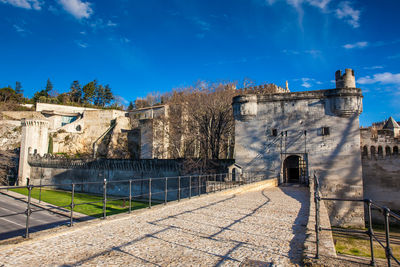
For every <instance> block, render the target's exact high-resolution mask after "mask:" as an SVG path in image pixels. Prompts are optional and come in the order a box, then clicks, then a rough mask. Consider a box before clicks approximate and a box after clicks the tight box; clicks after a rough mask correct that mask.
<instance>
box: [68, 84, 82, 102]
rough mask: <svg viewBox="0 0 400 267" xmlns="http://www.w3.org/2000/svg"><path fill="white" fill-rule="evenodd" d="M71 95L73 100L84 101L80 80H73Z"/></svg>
mask: <svg viewBox="0 0 400 267" xmlns="http://www.w3.org/2000/svg"><path fill="white" fill-rule="evenodd" d="M69 93H70V95H71V100H72V102H75V103H81V101H82V87H81V85H80V84H79V81H73V82H72V84H71V88H70V92H69Z"/></svg>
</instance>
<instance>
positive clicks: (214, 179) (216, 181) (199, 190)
mask: <svg viewBox="0 0 400 267" xmlns="http://www.w3.org/2000/svg"><path fill="white" fill-rule="evenodd" d="M244 174H245V175H244ZM244 174H241V175H240V179H239V181H231V180H230V178H231V176H230V174H229V173H220V174H201V175H185V176H175V177H156V178H140V179H127V180H118V181H117V180H112V181H109V180H107V179H104V180H103V181H99V182H76V183H57V184H40V185H33V184H30V183H29V181H30V179H29V178H27V185H26V186H1V187H0V190H9V189H18V188H27V189H28V200H27V201H26V203H27V207H26V210H25V211H24V212H19V213H12V214H9V215H8V214H6V215H2V216H0V217H6V216H13V215H20V214H25V215H26V225H25V235H24V237H25V238H29V233H30V231H29V230H30V216H31V215H32V213H34V212H38V211H51V210H55V209H60V208H69V226H73V225H74V216H73V214H74V208H75V207H76V206H81V205H86V204H95V203H103V208H102V213H103V216H102V218H103V219H106V218H107V203H108V202H110V201H115V200H128V203H129V207H128V211H127V212H128V213H130V212H131V211H132V209H133V203H132V202H133V200H135V199H136V200H141V201H144V200H146V199H148V207H149V208H151V207H152V204H153V203H155V204H160V203H164V204H165V205H166V204H167V203H168V202H171V201H173V200H171V199H168V193H171V192H176V194H177V198H176V200H177V201H180V200H181V199H182V198H192V197H193V196H196V195H198V196H200V195H203V194H208V193H213V192H218V191H222V190H226V189H231V188H233V187H237V186H240V185H243V184H248V183H253V182H258V181H261V180H266V179H270V178H269V177H268V176H267V175H262V176H260V175H259V174H258V176H257V177H254V175H252V173H249V172H247V173H244ZM249 174H250V179H247V178H246V176H249ZM238 176H239V174H238ZM173 179H176V180H177V187H176V188H168V185H169V184H170V182H169V181H171V180H173ZM155 181H164V183H165V187H164V190H158V191H153V186H152V182H155ZM183 181H186V182H189V185H188V186H183V187H182V183H183ZM138 182H145V185H144V186H148V191H147V192H144V193H141V194H139V195H137V194H136V195H135V194H134V192H133V190H132V186H133V185H134V184H135V183H138ZM208 182H209V183H208ZM93 184H99V185H102V193H101V194H96V195H97V196H101V197H102V199H100V200H96V201H89V202H79V203H76V200H75V193H76V191H77V190H76V187H77V186H80V187H81V188H83V186H84V185H93ZM108 184H122V186H125V187H129V188H128V189H129V190H128V191H129V195H127V196H125V197H124V196H121V197H120V196H117V197H112V196H111V197H108V195H107V188H108V187H107V185H108ZM46 187H52V188H57V187H58V188H62V187H67V188H70V190H67V191H69V192H71V198H70V204H68V205H63V206H56V205H54V206H53V207H49V208H43V207H41V206H36V205H35V204H34V203H32V190H33V189H34V188H39V189H40V192H39V203H40V201H41V189H42V188H46ZM186 190H189V192H187V191H186ZM64 191H65V190H64ZM184 192H187V193H188V194H186V196H185V194H183V193H184ZM160 194H164V199H163V200H159V201H157V200H155V199H153V197H154V195H160ZM18 200H20V199H18ZM32 205H35V207H37V208H38V209H36V208H35V209H32V207H31V206H32Z"/></svg>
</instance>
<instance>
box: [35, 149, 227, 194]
mask: <svg viewBox="0 0 400 267" xmlns="http://www.w3.org/2000/svg"><path fill="white" fill-rule="evenodd" d="M218 163H219V164H220V165H221V170H224V169H226V167H227V166H229V165H230V164H232V161H228V160H222V161H220V162H218ZM29 165H30V167H31V168H30V182H31V184H34V185H40V184H42V185H45V184H49V185H50V184H58V186H56V188H59V189H67V190H70V189H71V185H70V184H71V183H77V184H79V185H77V186H76V189H77V190H78V191H83V192H88V193H94V194H102V193H103V184H102V182H103V180H104V179H106V180H107V183H108V185H107V192H108V194H109V195H110V196H124V197H127V196H128V195H129V182H119V181H124V180H130V179H132V180H133V182H132V190H133V191H132V194H133V195H135V196H137V198H148V195H147V194H148V192H149V181H148V179H149V178H155V179H153V180H152V184H151V188H152V189H151V190H152V199H154V200H160V201H162V200H164V197H165V195H164V193H163V192H164V190H165V186H166V184H165V179H157V178H164V177H169V178H168V182H167V187H168V191H169V192H168V199H169V200H175V199H176V198H177V197H178V195H179V193H178V190H177V189H178V184H180V187H181V188H182V190H181V192H180V194H181V197H186V196H188V195H189V189H188V188H190V187H189V182H192V188H193V192H192V195H193V196H194V195H196V194H198V191H197V190H194V188H196V187H197V186H198V184H199V183H200V184H201V187H200V190H201V193H203V192H205V190H206V181H207V177H202V178H200V179H199V178H196V177H197V176H196V177H195V174H192V175H193V179H190V178H189V176H190V174H187V173H185V168H184V160H155V159H151V160H112V159H96V160H78V159H65V158H54V157H51V156H50V155H46V156H44V157H41V156H38V155H30V156H29ZM214 165H215V162H214ZM221 172H222V171H221ZM179 176H180V177H181V178H179ZM210 177H211V176H210ZM226 177H228V174H227V175H226ZM210 179H211V180H214V178H210ZM222 179H225V178H224V177H223V176H222V175H221V176H218V179H217V180H216V181H218V180H222ZM88 182H89V183H91V184H85V185H80V183H88ZM139 196H140V197H139Z"/></svg>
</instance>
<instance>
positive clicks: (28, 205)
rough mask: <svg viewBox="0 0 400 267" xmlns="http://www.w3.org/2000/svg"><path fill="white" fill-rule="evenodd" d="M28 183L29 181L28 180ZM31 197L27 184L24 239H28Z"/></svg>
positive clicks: (30, 189) (29, 186)
mask: <svg viewBox="0 0 400 267" xmlns="http://www.w3.org/2000/svg"><path fill="white" fill-rule="evenodd" d="M28 183H29V179H28ZM31 195H32V186H31V185H29V184H28V204H27V207H26V211H25V214H26V229H25V238H29V217H30V216H31V213H32V210H31Z"/></svg>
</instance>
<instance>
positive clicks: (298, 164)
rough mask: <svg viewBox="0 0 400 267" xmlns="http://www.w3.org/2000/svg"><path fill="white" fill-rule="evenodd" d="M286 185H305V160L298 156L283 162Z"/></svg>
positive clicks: (292, 156) (289, 157)
mask: <svg viewBox="0 0 400 267" xmlns="http://www.w3.org/2000/svg"><path fill="white" fill-rule="evenodd" d="M282 171H283V182H284V183H305V182H306V173H307V166H306V162H305V160H304V159H303V158H302V157H300V156H298V155H291V156H288V157H287V158H286V159H285V161H284V162H283V170H282Z"/></svg>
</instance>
